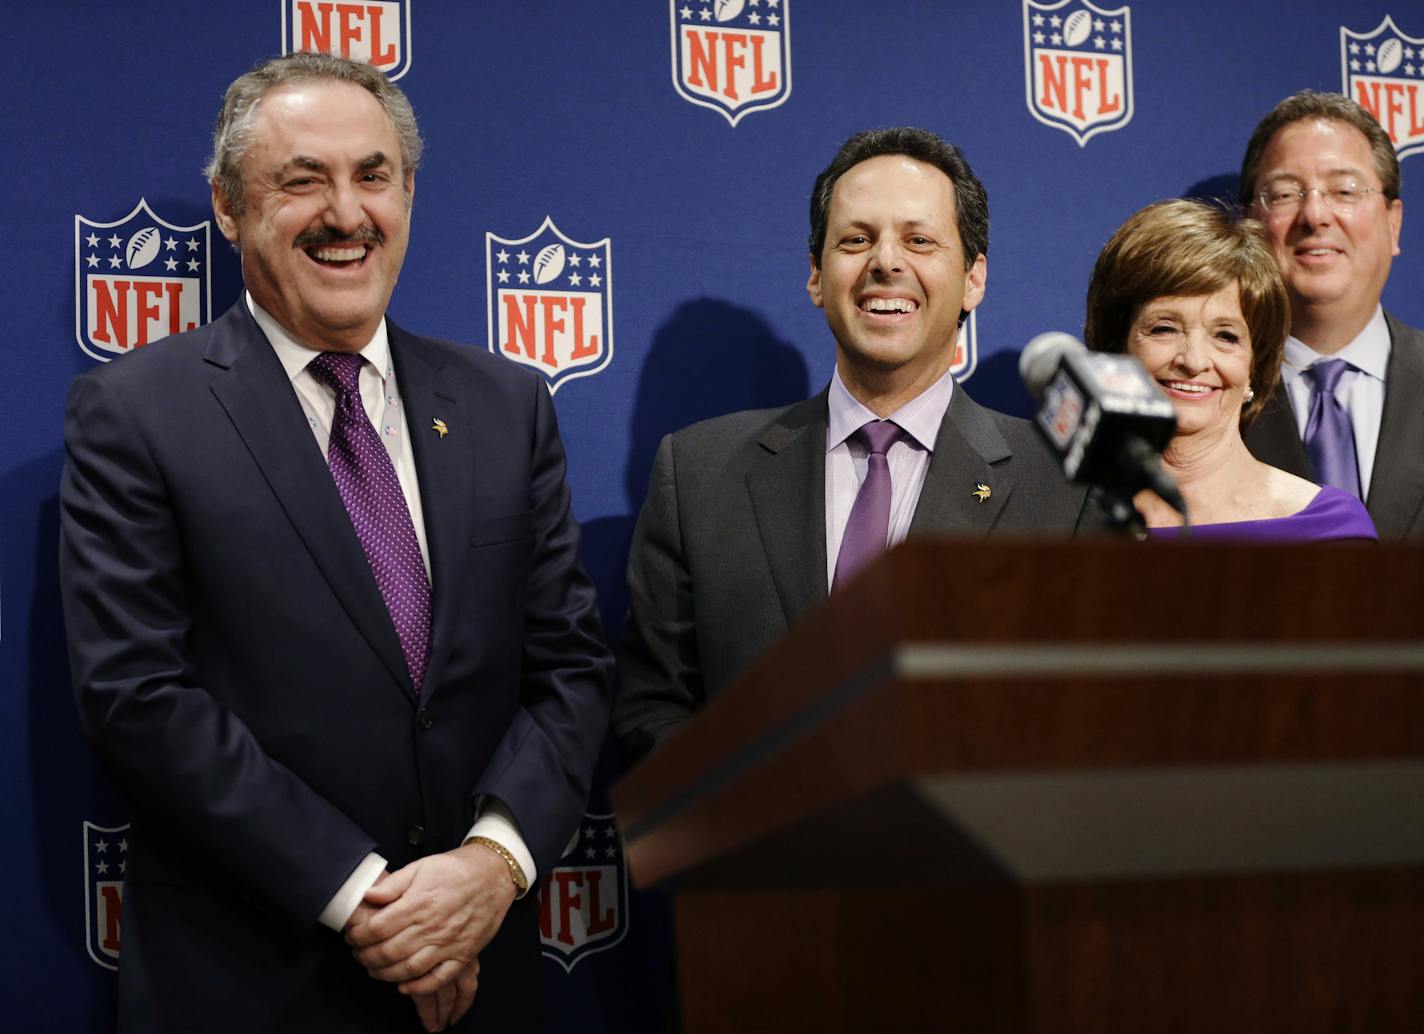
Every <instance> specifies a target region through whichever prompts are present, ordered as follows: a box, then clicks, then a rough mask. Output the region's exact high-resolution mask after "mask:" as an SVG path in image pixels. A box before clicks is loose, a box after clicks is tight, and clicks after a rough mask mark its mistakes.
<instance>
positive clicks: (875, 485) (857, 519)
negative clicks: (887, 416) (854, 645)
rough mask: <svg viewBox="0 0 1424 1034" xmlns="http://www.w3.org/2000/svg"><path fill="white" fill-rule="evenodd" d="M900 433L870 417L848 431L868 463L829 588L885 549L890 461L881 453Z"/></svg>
mask: <svg viewBox="0 0 1424 1034" xmlns="http://www.w3.org/2000/svg"><path fill="white" fill-rule="evenodd" d="M904 433H905V432H904V431H902V430H901V429H900V426H899V425H898V424H892V423H891V422H890V421H888V420H873V421H871V422H870V423H868V424H865V425H864V426H862V427H861V428H860V430H858V431H856V432H855V433H854V434H853V435H851V437H852V438H854V439H855V440H856V441H858V442H859V443H860V444H861V445H864V446H865V451H866V453H867V456H866V458H867V460H869V463H868V465H867V467H866V471H865V480H864V481H862V482H861V483H860V491H859V492H858V493H856V497H855V505H854V506H852V507H851V508H850V518H849V519H848V520H847V521H846V526H845V534H844V535H843V536H842V537H841V551H840V554H839V555H838V556H837V557H836V574H835V577H834V578H833V579H831V588H832V589H839V588H841V587H842V586H843V585H845V583H846V582H848V581H849V580H850V578H851V576H852V575H854V574H855V572H856V571H858V570H860V569H861V568H862V567H864V566H865V565H866V564H868V563H870V561H872V560H874V559H875V558H876V557H877V556H879V555H880V554H881V553H883V552H885V543H886V540H887V539H888V538H889V537H890V461H889V460H887V459H886V458H885V453H886V452H887V451H888V450H889V448H890V446H892V445H894V444H895V442H897V441H899V440H900V437H901V436H902V435H903V434H904Z"/></svg>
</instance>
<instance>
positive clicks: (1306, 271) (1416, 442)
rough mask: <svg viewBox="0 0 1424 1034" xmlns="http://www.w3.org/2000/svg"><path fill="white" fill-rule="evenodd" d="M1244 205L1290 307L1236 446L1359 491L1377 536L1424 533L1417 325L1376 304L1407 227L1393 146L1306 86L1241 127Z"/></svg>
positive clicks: (1422, 363)
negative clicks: (1269, 250)
mask: <svg viewBox="0 0 1424 1034" xmlns="http://www.w3.org/2000/svg"><path fill="white" fill-rule="evenodd" d="M1241 203H1242V205H1243V206H1245V208H1246V212H1247V214H1248V215H1251V216H1253V217H1255V218H1257V219H1260V220H1261V221H1263V222H1264V223H1265V224H1266V229H1267V230H1268V231H1269V232H1270V235H1271V239H1272V241H1273V243H1274V245H1275V251H1276V262H1277V264H1278V265H1279V266H1280V267H1281V274H1282V276H1284V277H1285V281H1286V289H1287V291H1288V292H1289V293H1290V302H1291V336H1290V338H1289V339H1287V341H1286V352H1285V362H1284V364H1283V365H1282V368H1281V384H1280V387H1278V388H1277V389H1276V391H1275V392H1274V394H1273V395H1272V397H1271V398H1270V399H1269V400H1268V401H1267V403H1266V406H1265V408H1264V409H1263V410H1262V411H1261V415H1260V416H1259V417H1258V418H1257V419H1256V421H1255V422H1254V423H1253V424H1252V425H1251V427H1250V429H1249V430H1248V431H1247V432H1246V444H1247V445H1248V446H1249V447H1250V449H1251V451H1252V452H1253V453H1255V455H1256V457H1257V458H1258V459H1260V460H1262V461H1263V462H1266V463H1270V464H1272V465H1273V466H1277V467H1280V468H1282V469H1283V470H1288V471H1290V472H1291V473H1293V474H1298V475H1299V476H1301V477H1305V478H1309V479H1310V480H1312V481H1318V482H1320V483H1322V484H1333V485H1334V486H1335V487H1337V488H1341V489H1344V490H1345V491H1347V492H1350V493H1351V494H1353V495H1355V496H1356V497H1358V498H1360V499H1362V500H1363V501H1364V503H1365V506H1366V508H1367V509H1368V510H1369V511H1370V516H1371V517H1372V518H1374V522H1375V527H1376V528H1377V529H1379V534H1380V538H1381V539H1398V538H1420V537H1424V333H1421V332H1420V331H1418V330H1416V329H1414V328H1413V327H1410V326H1406V325H1405V324H1403V323H1401V322H1400V321H1399V320H1397V319H1395V318H1394V317H1393V316H1391V315H1389V314H1388V313H1387V312H1385V311H1384V309H1383V308H1382V307H1381V306H1380V295H1381V294H1382V293H1383V291H1384V285H1385V283H1386V281H1388V279H1389V269H1390V263H1391V260H1392V259H1393V257H1394V256H1395V255H1398V254H1399V231H1400V228H1401V226H1403V223H1404V202H1403V201H1401V200H1400V198H1399V158H1398V156H1397V155H1396V154H1395V150H1394V144H1393V143H1391V141H1390V139H1389V135H1388V134H1387V133H1385V131H1384V130H1383V129H1382V128H1381V127H1380V125H1379V123H1378V122H1376V121H1375V119H1374V116H1372V115H1371V114H1370V113H1369V112H1368V111H1366V110H1365V109H1364V108H1362V107H1361V106H1360V105H1359V104H1357V103H1355V102H1354V101H1352V100H1350V99H1349V98H1348V97H1344V96H1342V95H1340V94H1338V93H1316V92H1315V91H1313V90H1303V91H1301V92H1300V93H1297V94H1293V95H1292V96H1290V97H1287V98H1286V99H1285V100H1283V101H1281V103H1280V104H1278V105H1276V107H1275V109H1274V110H1273V111H1272V112H1271V113H1270V114H1269V115H1267V116H1266V117H1265V118H1264V119H1262V120H1261V122H1260V124H1259V125H1257V127H1256V130H1255V132H1254V133H1253V134H1252V136H1251V141H1250V143H1249V144H1248V145H1247V147H1246V156H1245V158H1244V159H1243V160H1242V163H1241Z"/></svg>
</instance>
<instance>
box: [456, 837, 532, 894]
mask: <svg viewBox="0 0 1424 1034" xmlns="http://www.w3.org/2000/svg"><path fill="white" fill-rule="evenodd" d="M470 843H472V844H483V845H484V846H485V847H488V848H489V849H490V850H491V851H493V852H494V853H495V854H497V855H499V856H500V857H501V858H503V859H504V864H505V865H507V866H509V878H510V879H512V880H513V881H514V887H515V889H516V890H517V891H519V893H518V894H516V895H514V896H515V897H517V898H522V897H523V896H524V895H525V894H527V893H529V879H528V877H526V876H525V875H524V870H523V868H521V867H520V865H519V859H517V858H515V857H514V855H512V854H510V853H509V848H507V847H505V846H504V845H503V844H501V843H500V842H499V841H498V840H491V839H490V838H489V837H470Z"/></svg>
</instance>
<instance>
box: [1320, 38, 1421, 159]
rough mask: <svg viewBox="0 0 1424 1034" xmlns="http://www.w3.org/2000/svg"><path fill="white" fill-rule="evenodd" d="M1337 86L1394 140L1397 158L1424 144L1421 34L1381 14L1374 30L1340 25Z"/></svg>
mask: <svg viewBox="0 0 1424 1034" xmlns="http://www.w3.org/2000/svg"><path fill="white" fill-rule="evenodd" d="M1340 80H1341V92H1343V93H1344V94H1345V96H1347V97H1350V98H1352V99H1354V100H1356V101H1359V103H1360V106H1361V107H1363V108H1364V109H1365V110H1367V111H1368V112H1369V113H1370V114H1371V115H1373V116H1374V117H1375V120H1376V121H1377V122H1378V123H1379V124H1380V125H1381V126H1383V127H1384V131H1385V132H1386V133H1388V134H1389V138H1390V139H1391V140H1393V141H1394V149H1395V151H1396V152H1398V154H1399V157H1400V158H1404V157H1406V156H1408V155H1411V154H1414V153H1415V152H1417V151H1420V150H1424V39H1419V38H1417V37H1414V36H1406V35H1405V34H1404V33H1402V32H1400V31H1399V29H1397V28H1395V25H1394V21H1393V19H1391V18H1390V16H1389V15H1385V17H1384V21H1382V22H1380V23H1379V26H1378V28H1376V29H1375V30H1374V31H1373V32H1351V31H1350V30H1349V29H1347V28H1345V27H1344V26H1343V25H1342V26H1340Z"/></svg>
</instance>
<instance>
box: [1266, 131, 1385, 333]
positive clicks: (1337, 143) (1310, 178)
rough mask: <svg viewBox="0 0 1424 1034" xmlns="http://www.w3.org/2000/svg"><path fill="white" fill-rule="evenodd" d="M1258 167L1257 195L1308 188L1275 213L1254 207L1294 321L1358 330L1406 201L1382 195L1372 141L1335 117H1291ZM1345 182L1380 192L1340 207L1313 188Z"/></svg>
mask: <svg viewBox="0 0 1424 1034" xmlns="http://www.w3.org/2000/svg"><path fill="white" fill-rule="evenodd" d="M1260 168H1261V175H1260V179H1259V181H1258V182H1257V184H1256V188H1257V192H1258V193H1259V192H1260V191H1261V190H1264V189H1266V188H1267V187H1273V186H1281V185H1284V186H1286V187H1288V188H1290V189H1296V190H1310V193H1309V194H1308V195H1307V196H1306V198H1305V199H1304V200H1303V201H1302V202H1301V204H1300V205H1299V206H1298V207H1296V208H1294V209H1293V210H1288V211H1283V212H1279V213H1273V212H1269V211H1265V210H1263V209H1262V206H1261V205H1260V203H1259V202H1257V203H1253V204H1252V206H1251V214H1252V215H1254V216H1255V217H1256V218H1258V219H1261V220H1263V221H1264V222H1265V224H1266V229H1267V230H1268V231H1269V232H1270V235H1271V240H1272V244H1273V246H1274V248H1275V252H1276V262H1277V264H1278V265H1279V266H1280V267H1281V275H1282V276H1283V277H1284V278H1285V282H1286V289H1287V290H1288V291H1289V292H1290V297H1291V309H1292V312H1293V313H1294V315H1295V318H1296V322H1298V323H1302V322H1306V321H1310V320H1314V319H1316V318H1319V317H1329V318H1332V319H1334V318H1338V319H1339V321H1341V322H1342V323H1346V324H1349V325H1350V326H1352V327H1354V328H1355V329H1356V330H1358V328H1359V327H1362V326H1364V324H1365V322H1366V321H1367V320H1368V319H1369V318H1370V316H1371V315H1373V314H1374V310H1375V306H1376V305H1377V304H1378V303H1379V298H1380V294H1381V293H1382V292H1383V291H1384V285H1385V281H1386V280H1388V279H1389V268H1390V263H1391V260H1392V258H1393V256H1395V255H1398V254H1399V231H1400V226H1401V225H1402V223H1403V219H1404V205H1403V202H1401V201H1399V200H1398V199H1395V200H1394V201H1390V200H1388V199H1387V198H1385V197H1384V195H1383V194H1381V193H1378V190H1379V188H1380V176H1379V172H1378V171H1377V170H1376V169H1375V165H1374V161H1373V157H1372V155H1371V153H1370V145H1369V141H1368V140H1366V139H1365V135H1364V134H1363V133H1361V132H1360V131H1359V130H1358V129H1356V128H1355V127H1353V126H1347V125H1345V124H1344V123H1341V122H1335V121H1333V120H1330V119H1323V118H1312V119H1305V120H1302V121H1300V122H1292V123H1290V124H1289V125H1287V126H1284V127H1282V128H1281V129H1280V130H1278V131H1277V132H1276V134H1275V135H1274V136H1272V137H1271V141H1270V143H1269V144H1267V146H1266V149H1265V150H1264V151H1263V152H1262V154H1261V166H1260ZM1342 181H1350V182H1354V183H1356V184H1358V185H1359V186H1361V187H1369V188H1373V189H1374V191H1376V192H1373V193H1369V194H1366V195H1365V197H1364V198H1363V199H1362V200H1361V201H1360V202H1359V203H1358V204H1357V205H1356V206H1355V207H1354V208H1353V209H1351V210H1348V211H1337V210H1336V209H1335V208H1332V207H1331V206H1330V205H1329V204H1328V203H1326V201H1325V199H1324V198H1323V197H1322V196H1321V194H1320V193H1319V192H1318V190H1311V189H1310V188H1319V189H1328V188H1329V186H1330V185H1331V184H1335V183H1339V182H1342ZM1306 343H1307V344H1311V342H1309V341H1307V342H1306Z"/></svg>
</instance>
